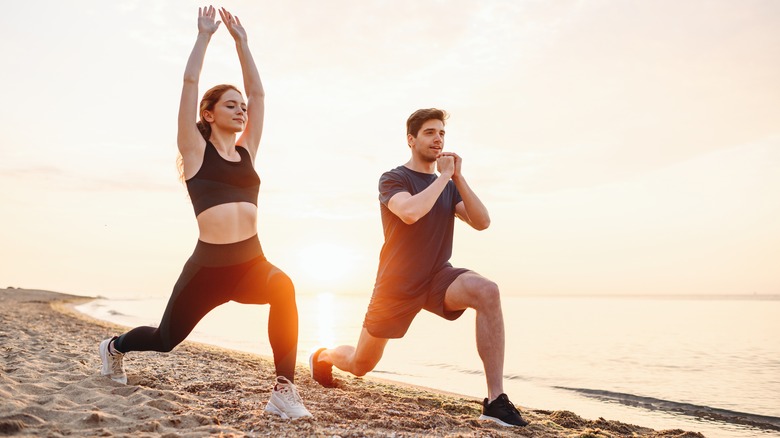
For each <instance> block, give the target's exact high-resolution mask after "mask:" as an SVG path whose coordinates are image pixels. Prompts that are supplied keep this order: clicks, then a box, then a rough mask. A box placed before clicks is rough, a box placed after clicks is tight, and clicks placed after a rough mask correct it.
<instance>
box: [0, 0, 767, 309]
mask: <svg viewBox="0 0 780 438" xmlns="http://www.w3.org/2000/svg"><path fill="white" fill-rule="evenodd" d="M199 5H201V4H198V3H194V2H189V1H177V2H155V1H116V2H102V1H97V0H83V1H74V2H55V1H48V2H47V1H35V0H32V1H28V2H13V3H9V4H8V5H6V6H5V8H4V14H2V15H0V33H2V35H1V36H2V38H0V59H2V60H3V68H2V69H0V84H2V86H3V87H4V89H3V97H4V102H5V104H4V105H2V106H0V131H2V132H3V138H2V140H0V187H2V189H1V190H0V206H2V207H1V208H2V214H0V287H6V286H13V287H24V288H40V289H49V290H55V291H60V292H68V293H74V294H79V295H100V296H106V297H115V298H131V297H138V298H143V297H158V296H167V295H168V294H169V293H170V291H171V289H172V287H173V284H174V283H175V281H176V279H177V278H178V275H179V273H180V271H181V268H182V266H183V264H184V262H185V261H186V259H187V257H188V256H189V255H190V254H191V252H192V249H193V248H194V245H195V242H196V239H197V226H196V222H195V219H194V214H193V211H192V207H191V205H190V203H189V199H188V197H187V194H186V190H185V187H184V186H183V185H182V184H181V183H180V182H179V180H178V175H177V171H176V165H175V161H176V146H175V139H176V114H177V110H178V108H177V105H178V101H179V93H180V91H181V78H182V74H183V71H184V65H185V63H186V60H187V57H188V55H189V53H190V50H191V48H192V45H193V44H194V42H195V36H196V33H197V25H196V22H197V7H198V6H199ZM215 6H225V7H227V8H228V9H229V10H231V12H233V13H234V14H236V15H238V16H239V18H240V19H241V21H242V23H243V24H244V26H245V28H246V29H247V33H248V36H249V44H250V47H251V49H252V53H253V55H254V58H255V60H256V62H257V64H258V67H259V69H260V73H261V77H262V80H263V83H264V86H265V89H266V94H267V95H266V119H265V129H264V133H263V139H262V142H261V146H260V147H261V149H260V152H259V154H258V158H257V161H256V168H257V170H258V173H259V174H260V177H261V179H262V186H261V190H260V198H259V225H258V232H259V236H260V240H261V242H262V244H263V248H264V251H265V253H266V255H267V257H268V258H269V260H270V261H272V262H273V263H274V264H276V265H277V266H279V267H280V268H282V269H283V270H284V271H285V272H287V273H288V274H289V275H290V277H291V278H292V279H293V281H294V282H295V284H296V287H297V290H298V292H299V293H304V294H306V293H320V292H332V293H345V294H346V293H350V294H365V295H366V296H368V295H369V294H370V293H371V290H372V288H373V281H374V276H375V274H376V267H377V261H378V255H379V250H380V247H381V245H382V227H381V222H380V216H379V204H378V200H377V182H378V179H379V176H380V175H381V174H382V172H384V171H386V170H389V169H391V168H393V167H395V166H398V165H400V164H403V163H404V162H406V160H407V159H408V157H409V150H408V147H407V146H406V139H405V121H406V118H407V117H408V115H409V114H411V113H412V112H413V111H414V110H416V109H418V108H427V107H438V108H444V109H446V110H447V111H449V112H450V113H451V117H450V119H449V120H448V123H447V142H446V145H445V148H446V149H448V150H451V151H454V152H457V153H458V154H459V155H461V156H462V157H463V174H464V176H465V177H466V179H467V180H468V182H469V184H470V185H471V186H472V188H473V189H474V190H475V192H476V193H477V194H478V195H479V196H480V198H481V199H482V201H483V202H484V203H485V204H486V206H487V207H488V209H489V211H490V214H491V218H492V224H491V227H490V228H489V229H488V230H485V231H475V230H472V229H470V228H469V227H468V226H467V225H465V224H462V223H459V224H457V225H456V231H455V244H454V253H453V257H452V260H451V261H452V263H453V264H454V265H456V266H463V267H468V268H470V269H473V270H475V271H477V272H479V273H481V274H482V275H484V276H486V277H488V278H491V279H492V280H494V281H496V283H498V285H499V287H500V288H501V290H502V293H504V294H508V295H560V294H563V295H579V294H673V295H689V294H693V295H700V294H780V220H778V218H780V171H779V169H780V80H778V78H780V50H778V47H780V27H778V26H777V24H778V23H780V2H777V1H774V0H766V1H753V0H748V1H740V2H735V1H731V0H726V1H720V0H691V1H685V2H678V1H668V0H661V1H652V2H648V1H629V0H626V1H607V0H605V1H598V0H596V1H587V2H586V1H582V2H579V1H552V2H550V1H519V0H518V1H514V0H513V1H496V0H485V1H463V0H451V1H446V2H445V1H426V0H423V1H420V0H399V1H380V0H360V1H358V0H353V1H347V0H334V1H328V2H319V1H313V0H310V1H287V2H271V1H239V0H236V1H227V2H225V3H223V4H215ZM200 83H201V93H202V92H203V91H205V89H206V88H208V87H210V86H212V85H215V84H218V83H232V84H236V85H238V86H239V87H242V81H241V75H240V68H239V64H238V59H237V56H236V53H235V48H234V44H233V42H232V39H231V38H230V36H229V34H228V32H227V31H226V29H225V28H224V27H222V28H221V29H220V30H219V31H218V32H217V33H216V34H215V35H214V37H213V38H212V40H211V44H210V45H209V48H208V51H207V54H206V60H205V65H204V68H203V72H202V76H201V82H200Z"/></svg>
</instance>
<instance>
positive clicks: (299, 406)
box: [265, 376, 312, 420]
mask: <svg viewBox="0 0 780 438" xmlns="http://www.w3.org/2000/svg"><path fill="white" fill-rule="evenodd" d="M265 411H266V412H271V413H274V414H276V415H278V416H280V417H282V418H284V419H288V418H289V419H292V420H295V419H296V418H301V417H312V415H311V412H309V411H307V410H306V407H304V406H303V400H301V397H300V396H299V395H298V389H296V388H295V385H294V384H293V383H292V382H291V381H289V380H288V379H287V378H286V377H284V376H279V377H277V378H276V385H274V390H273V391H272V392H271V399H270V400H268V404H266V405H265Z"/></svg>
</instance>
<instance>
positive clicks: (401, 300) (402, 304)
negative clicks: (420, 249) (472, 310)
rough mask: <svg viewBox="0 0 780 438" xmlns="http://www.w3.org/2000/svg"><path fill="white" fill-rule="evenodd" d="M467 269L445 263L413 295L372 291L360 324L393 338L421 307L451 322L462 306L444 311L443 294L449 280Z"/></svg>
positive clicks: (401, 334)
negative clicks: (417, 292) (418, 292)
mask: <svg viewBox="0 0 780 438" xmlns="http://www.w3.org/2000/svg"><path fill="white" fill-rule="evenodd" d="M466 272H470V270H468V269H464V268H453V267H452V266H445V267H444V268H442V269H441V270H439V271H437V272H436V273H434V274H433V277H431V279H430V280H429V281H428V284H427V285H425V287H423V288H422V293H420V294H419V295H417V296H412V297H410V296H398V295H390V294H387V293H382V294H378V293H377V291H376V290H374V294H373V295H372V296H371V302H370V303H369V304H368V311H367V312H366V317H365V319H364V320H363V327H365V328H366V329H367V330H368V333H370V334H371V336H374V337H376V338H386V339H387V338H389V339H394V338H402V337H403V336H404V335H405V334H406V331H407V330H408V329H409V326H410V325H411V324H412V320H414V317H415V316H417V314H418V313H419V312H420V310H422V309H425V310H427V311H429V312H431V313H435V314H436V315H439V316H441V317H442V318H444V319H447V320H450V321H454V320H456V319H458V318H460V315H462V314H463V311H464V310H465V309H464V310H456V311H446V310H444V294H445V293H446V292H447V288H448V287H450V285H451V284H452V282H453V281H455V279H456V278H458V277H459V276H460V275H462V274H464V273H466Z"/></svg>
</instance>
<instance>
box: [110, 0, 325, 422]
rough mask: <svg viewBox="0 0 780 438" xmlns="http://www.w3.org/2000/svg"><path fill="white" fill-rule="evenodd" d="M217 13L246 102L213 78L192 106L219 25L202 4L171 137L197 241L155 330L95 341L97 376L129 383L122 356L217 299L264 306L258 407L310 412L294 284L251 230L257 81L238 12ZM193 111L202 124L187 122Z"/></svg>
mask: <svg viewBox="0 0 780 438" xmlns="http://www.w3.org/2000/svg"><path fill="white" fill-rule="evenodd" d="M219 14H220V16H221V17H222V21H223V22H224V23H225V26H226V27H227V29H228V31H229V32H230V35H231V36H232V37H233V39H234V40H235V43H236V50H237V52H238V58H239V61H240V63H241V72H242V74H243V78H244V88H245V90H246V93H247V99H246V102H244V98H243V96H242V95H241V93H240V92H239V91H238V89H236V88H235V87H233V86H231V85H218V86H216V87H214V88H212V89H210V90H208V91H207V92H206V93H205V95H204V96H203V99H202V100H201V102H200V111H199V112H198V80H199V77H200V71H201V68H202V67H203V59H204V57H205V54H206V47H207V46H208V43H209V40H210V39H211V36H212V35H213V34H214V32H216V30H217V28H219V25H220V23H221V22H220V21H216V22H215V16H216V10H215V9H214V7H212V6H209V7H208V8H203V9H200V8H199V9H198V37H197V40H196V41H195V47H194V48H193V49H192V53H191V54H190V57H189V60H188V61H187V67H186V69H185V71H184V85H183V87H182V94H181V102H180V106H179V122H178V125H179V127H178V137H177V143H178V147H179V152H180V153H181V163H180V164H181V165H182V166H181V168H182V169H181V170H182V172H183V176H184V179H185V181H186V184H187V191H188V192H189V195H190V198H191V200H192V205H193V207H194V209H195V217H196V219H197V222H198V230H199V237H198V242H197V244H196V246H195V251H194V252H193V254H192V256H191V257H190V258H189V260H188V261H187V263H186V264H185V265H184V269H183V270H182V273H181V276H180V277H179V280H178V281H177V282H176V285H175V286H174V289H173V293H172V294H171V297H170V300H169V301H168V305H167V307H166V309H165V313H164V314H163V317H162V321H161V322H160V325H159V327H157V328H155V327H136V328H134V329H132V330H130V331H129V332H127V333H124V334H122V335H120V336H115V337H112V338H109V339H105V340H104V341H103V342H101V343H100V347H99V351H100V357H101V360H102V362H103V368H102V374H104V375H107V376H109V377H110V378H111V379H113V380H114V381H117V382H120V383H123V384H126V383H127V376H126V374H125V370H124V366H123V363H122V358H123V355H124V354H125V353H128V352H130V351H161V352H169V351H171V350H172V349H173V348H174V347H175V346H176V345H178V344H180V343H181V342H182V341H184V339H185V338H186V337H187V335H189V333H190V332H191V331H192V329H193V328H194V327H195V325H196V324H197V323H198V321H200V320H201V319H202V318H203V317H204V316H205V315H206V314H207V313H208V312H210V311H211V310H212V309H214V308H215V307H217V306H219V305H221V304H223V303H226V302H228V301H231V300H232V301H236V302H239V303H246V304H270V305H271V309H270V313H269V317H268V336H269V338H270V342H271V347H272V349H273V353H274V364H275V366H276V374H277V378H276V384H275V385H274V389H273V391H272V392H271V399H270V400H269V402H268V404H267V405H266V408H265V410H266V411H268V412H273V413H275V414H278V415H280V416H282V417H283V418H299V417H304V416H308V417H310V416H311V414H310V413H309V411H308V410H306V408H305V407H304V406H303V402H302V401H301V398H300V397H299V396H298V391H297V389H296V387H295V385H294V384H293V381H294V377H295V376H294V371H295V361H296V354H297V344H298V309H297V306H296V303H295V289H294V287H293V284H292V282H291V281H290V278H289V277H287V275H285V274H284V273H283V272H282V271H280V270H279V269H277V268H276V267H275V266H274V265H272V264H271V263H269V262H268V261H267V260H266V259H265V257H264V256H263V251H262V248H261V246H260V241H259V240H258V237H257V194H258V191H259V189H260V178H259V177H258V175H257V173H256V172H255V170H254V164H253V163H254V159H255V156H256V155H257V150H258V146H259V145H260V136H261V134H262V131H263V113H264V102H263V99H264V91H263V85H262V83H261V82H260V75H259V73H258V71H257V67H256V66H255V62H254V60H253V58H252V54H251V53H250V51H249V46H248V44H247V37H246V31H245V30H244V28H243V26H242V25H241V22H240V21H239V20H238V17H235V16H233V15H231V14H230V12H228V11H227V10H225V9H224V8H222V9H221V10H220V11H219ZM197 117H200V121H198V122H197V124H196V123H193V122H194V121H195V119H196V118H197ZM239 132H240V133H241V136H240V137H239V138H238V140H236V134H237V133H239Z"/></svg>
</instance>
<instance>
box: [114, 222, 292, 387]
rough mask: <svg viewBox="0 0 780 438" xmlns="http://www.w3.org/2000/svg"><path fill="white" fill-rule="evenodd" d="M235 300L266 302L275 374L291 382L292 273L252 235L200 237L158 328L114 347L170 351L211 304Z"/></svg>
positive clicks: (147, 329) (138, 329)
mask: <svg viewBox="0 0 780 438" xmlns="http://www.w3.org/2000/svg"><path fill="white" fill-rule="evenodd" d="M231 300H232V301H236V302H239V303H243V304H270V305H271V309H270V312H269V315H268V338H269V340H270V342H271V348H272V349H273V353H274V364H275V365H276V374H277V375H279V376H284V377H287V378H288V379H290V381H294V378H295V360H296V356H297V348H298V308H297V306H296V304H295V288H294V286H293V284H292V281H291V280H290V278H289V277H288V276H287V275H286V274H285V273H284V272H282V271H281V270H279V269H278V268H277V267H276V266H274V265H272V264H271V263H269V262H268V260H266V259H265V256H264V255H263V250H262V248H261V247H260V241H259V240H258V239H257V236H253V237H251V238H249V239H247V240H243V241H241V242H236V243H230V244H225V245H217V244H212V243H206V242H202V241H200V240H199V241H198V244H197V245H196V246H195V251H194V252H193V254H192V256H191V257H190V258H189V260H187V263H186V264H185V265H184V269H183V270H182V273H181V275H180V276H179V280H178V281H177V282H176V285H175V286H174V288H173V293H172V294H171V298H170V300H169V301H168V306H167V307H166V309H165V313H164V314H163V317H162V321H161V322H160V326H159V327H156V328H155V327H136V328H134V329H132V330H130V331H129V332H127V333H125V334H123V335H121V336H119V338H117V339H116V340H115V341H114V348H116V349H117V350H118V351H120V352H122V353H127V352H128V351H162V352H168V351H171V350H172V349H173V347H175V346H177V345H179V344H180V343H181V342H182V341H184V339H185V338H186V337H187V335H189V334H190V332H192V329H193V328H195V325H196V324H197V323H198V321H200V320H201V319H202V318H203V317H204V316H206V314H207V313H209V312H210V311H211V310H212V309H214V308H215V307H217V306H219V305H221V304H224V303H227V302H228V301H231Z"/></svg>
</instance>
